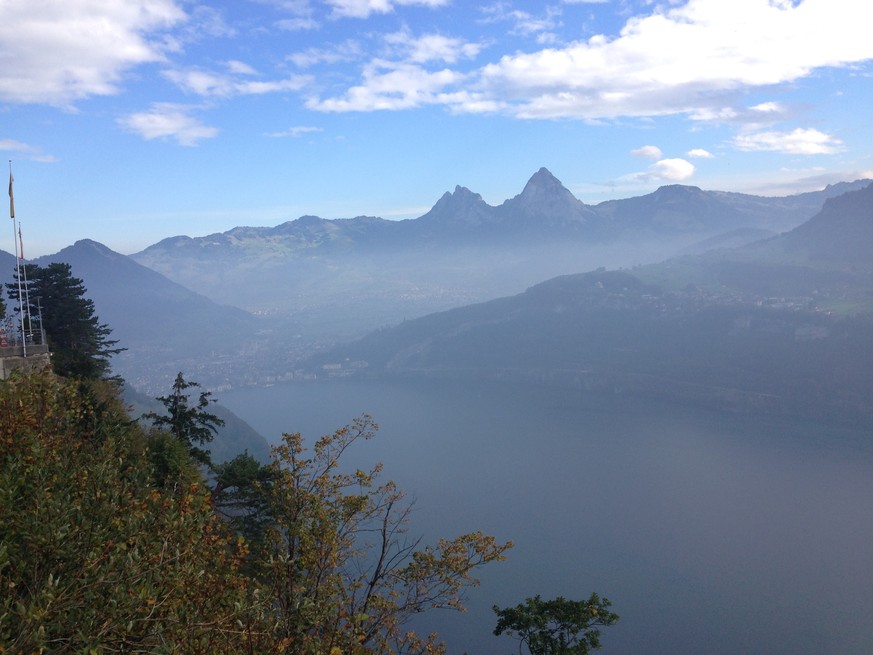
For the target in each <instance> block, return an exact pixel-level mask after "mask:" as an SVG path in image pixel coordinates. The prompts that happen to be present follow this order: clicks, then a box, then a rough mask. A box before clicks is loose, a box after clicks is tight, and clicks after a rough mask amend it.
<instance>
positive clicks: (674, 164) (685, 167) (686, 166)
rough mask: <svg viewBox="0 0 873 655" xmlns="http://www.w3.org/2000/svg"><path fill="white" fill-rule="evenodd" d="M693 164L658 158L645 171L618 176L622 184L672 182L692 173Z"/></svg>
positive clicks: (690, 175)
mask: <svg viewBox="0 0 873 655" xmlns="http://www.w3.org/2000/svg"><path fill="white" fill-rule="evenodd" d="M694 171H695V168H694V164H692V163H691V162H690V161H687V160H685V159H676V158H671V159H659V160H658V161H656V162H655V163H654V164H652V165H651V166H649V168H648V169H647V170H645V171H641V172H638V173H631V174H629V175H625V176H623V177H621V178H619V180H618V182H619V183H622V184H632V185H637V184H644V185H649V184H652V183H656V184H660V183H662V182H666V183H669V184H674V183H676V182H683V181H685V180H687V179H689V178H690V177H692V176H693V175H694Z"/></svg>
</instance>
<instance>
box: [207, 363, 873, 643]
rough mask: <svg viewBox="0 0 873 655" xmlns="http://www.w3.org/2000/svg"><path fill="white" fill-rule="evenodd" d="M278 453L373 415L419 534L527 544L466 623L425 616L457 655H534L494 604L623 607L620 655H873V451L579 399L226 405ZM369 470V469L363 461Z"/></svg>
mask: <svg viewBox="0 0 873 655" xmlns="http://www.w3.org/2000/svg"><path fill="white" fill-rule="evenodd" d="M219 402H221V404H223V405H225V406H227V407H228V408H230V409H231V410H232V411H234V412H235V413H237V414H238V415H239V416H240V417H241V418H243V419H245V420H246V421H248V422H249V423H250V424H251V425H252V426H253V427H254V428H255V429H257V430H258V431H259V432H261V434H263V435H264V436H266V437H267V438H268V439H270V440H271V441H275V440H276V439H277V438H278V436H279V435H280V434H281V433H282V432H283V431H285V432H302V433H303V434H304V436H306V437H311V438H312V439H313V440H314V439H315V438H316V437H318V436H321V435H322V434H325V433H329V432H333V430H334V429H335V428H337V427H340V426H341V425H344V424H345V423H348V422H349V421H350V420H351V419H352V418H354V417H355V416H358V415H360V414H361V413H363V412H368V413H370V414H372V415H373V417H374V418H375V420H376V421H377V422H378V423H379V424H380V426H381V430H380V432H379V435H378V436H377V437H376V439H374V440H373V441H370V442H364V443H361V444H359V445H358V446H357V447H356V448H355V449H354V450H353V451H352V452H351V453H350V456H351V457H352V458H353V462H354V463H355V465H361V466H364V465H366V464H370V463H373V462H376V461H382V462H384V464H385V473H384V478H385V479H393V480H395V481H397V482H398V484H399V485H400V486H401V487H402V488H403V489H405V490H406V491H407V492H408V494H409V495H410V496H411V497H414V498H415V512H414V516H413V523H412V528H411V532H412V533H414V534H421V535H423V536H424V541H425V542H430V543H434V542H436V540H437V539H438V537H440V536H455V535H457V534H461V533H465V532H471V531H474V530H480V529H481V530H483V531H485V532H487V533H490V534H493V535H495V536H496V537H497V538H498V539H500V540H507V539H511V540H512V541H513V542H514V543H515V547H514V548H513V549H512V550H511V551H509V557H508V559H507V561H505V562H502V563H498V564H493V565H491V567H490V568H487V569H484V570H483V571H482V572H481V573H482V575H481V576H480V577H481V579H482V586H481V587H479V588H478V589H474V590H473V591H472V592H471V593H470V594H469V595H468V597H467V603H466V605H467V607H468V608H469V611H468V612H467V613H466V614H458V613H454V612H449V611H442V612H439V613H431V614H425V615H422V616H423V618H422V620H421V622H420V624H418V626H417V627H419V628H422V630H421V631H422V632H427V631H429V630H430V629H435V630H437V631H438V632H439V633H440V634H441V636H442V637H443V638H444V639H445V640H446V642H447V644H448V647H449V653H452V654H458V655H459V654H461V653H464V652H467V653H470V655H475V654H484V653H511V652H517V649H516V642H515V641H513V640H511V639H509V638H507V637H500V638H497V637H494V636H493V635H492V634H491V632H492V630H493V628H494V625H495V622H496V621H495V617H494V614H493V613H492V611H491V606H492V605H494V604H497V605H499V606H501V607H506V606H509V605H515V604H517V603H519V602H522V601H523V600H524V599H525V598H526V597H529V596H533V595H536V594H540V595H542V596H543V597H544V598H552V597H555V596H559V595H560V596H564V597H566V598H573V599H581V598H587V597H588V596H589V595H590V593H591V592H592V591H596V592H598V593H599V594H600V595H601V596H606V597H607V598H609V599H610V600H611V601H612V602H613V610H614V611H615V612H617V613H618V614H619V615H620V616H621V620H620V621H619V623H618V624H617V625H616V626H614V627H612V628H608V629H606V630H605V631H604V633H603V642H604V648H603V650H602V651H601V652H603V653H612V654H627V655H630V654H643V653H647V654H658V653H664V654H667V653H669V654H671V655H684V654H688V655H691V654H695V655H700V654H709V655H719V654H724V655H728V654H730V655H735V654H736V653H767V654H773V655H778V654H781V653H784V654H786V655H787V654H789V653H790V654H792V655H797V654H800V653H864V652H873V435H871V434H870V433H869V432H867V431H863V430H853V429H848V428H840V427H833V426H825V425H817V424H814V423H809V422H797V421H791V420H787V419H778V418H760V417H752V416H743V415H725V414H721V413H716V412H709V411H706V410H701V409H695V408H689V407H683V406H677V405H667V404H664V403H658V402H651V401H646V400H635V399H628V398H620V397H614V396H604V395H594V396H583V395H582V394H581V392H578V391H576V392H574V391H570V390H549V389H545V388H531V387H524V386H509V385H496V384H494V385H490V384H489V385H484V384H476V385H474V384H471V383H450V382H444V381H402V382H373V381H365V380H360V381H356V380H353V379H351V380H342V381H322V382H306V383H293V384H287V385H279V386H274V387H269V388H258V389H239V390H233V391H227V392H223V393H221V394H220V395H219ZM354 458H357V459H354Z"/></svg>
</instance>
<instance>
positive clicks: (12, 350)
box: [0, 327, 49, 357]
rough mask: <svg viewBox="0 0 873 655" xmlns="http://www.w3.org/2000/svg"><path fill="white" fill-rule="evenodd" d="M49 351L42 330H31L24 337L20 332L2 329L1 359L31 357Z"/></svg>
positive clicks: (0, 332) (0, 338)
mask: <svg viewBox="0 0 873 655" xmlns="http://www.w3.org/2000/svg"><path fill="white" fill-rule="evenodd" d="M48 351H49V349H48V342H47V341H46V338H45V332H43V331H42V330H31V331H27V332H25V333H24V334H23V335H22V333H21V332H20V331H19V330H15V329H11V330H10V329H9V328H5V329H4V328H2V327H0V357H29V356H30V355H38V354H43V353H47V352H48Z"/></svg>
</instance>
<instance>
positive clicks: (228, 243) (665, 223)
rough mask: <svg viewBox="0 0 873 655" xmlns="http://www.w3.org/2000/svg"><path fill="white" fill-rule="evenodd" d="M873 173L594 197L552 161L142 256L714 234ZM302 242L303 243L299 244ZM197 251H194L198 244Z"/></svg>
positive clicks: (762, 223) (768, 227)
mask: <svg viewBox="0 0 873 655" xmlns="http://www.w3.org/2000/svg"><path fill="white" fill-rule="evenodd" d="M869 182H870V181H869V180H859V181H856V182H851V183H841V184H837V185H833V186H830V187H828V188H826V189H824V190H822V191H817V192H813V193H804V194H798V195H794V196H786V197H783V198H771V197H763V196H754V195H746V194H739V193H727V192H722V191H704V190H701V189H700V188H698V187H695V186H682V185H670V186H663V187H660V188H659V189H657V190H656V191H654V192H652V193H650V194H647V195H644V196H638V197H634V198H625V199H620V200H609V201H606V202H602V203H600V204H597V205H587V204H585V203H583V202H582V201H580V200H579V199H577V198H576V197H575V196H574V195H573V194H572V193H571V192H570V191H569V190H568V189H567V188H566V187H565V186H564V185H563V184H562V183H561V182H560V180H558V179H557V178H556V177H555V176H554V175H553V174H552V173H551V172H550V171H549V170H548V169H547V168H540V169H539V170H538V171H537V172H536V173H535V174H534V175H533V176H532V177H531V178H530V180H528V182H527V184H526V185H525V187H524V189H523V190H522V192H521V193H520V194H518V195H517V196H515V197H513V198H510V199H508V200H506V201H504V202H503V203H502V204H500V205H497V206H493V205H489V204H488V203H486V202H485V200H483V198H482V196H481V195H480V194H478V193H475V192H473V191H471V190H470V189H468V188H466V187H463V186H456V187H455V190H454V191H453V192H446V193H445V194H444V195H443V196H442V197H441V198H440V199H439V200H438V201H437V202H436V204H435V205H434V206H433V207H432V208H431V210H430V211H428V212H427V213H426V214H424V215H423V216H421V217H419V218H417V219H410V220H404V221H390V220H385V219H382V218H377V217H373V216H358V217H356V218H351V219H333V220H331V219H323V218H319V217H317V216H303V217H301V218H298V219H297V220H293V221H287V222H285V223H283V224H281V225H278V226H276V227H237V228H234V229H232V230H230V231H228V232H224V233H220V234H212V235H208V236H205V237H198V238H194V239H192V238H190V237H184V236H178V237H171V238H169V239H164V240H163V241H161V242H159V243H157V244H155V245H153V246H150V247H149V248H147V249H146V250H144V251H142V252H141V253H138V254H137V255H135V257H138V258H139V259H140V261H147V260H149V259H150V255H157V251H162V250H167V249H170V250H174V251H175V252H176V254H181V252H180V251H188V250H189V249H195V250H201V249H202V248H208V249H209V250H211V251H213V252H214V251H216V249H222V248H224V249H229V250H236V249H238V248H240V247H243V246H244V244H249V245H254V243H255V242H263V241H264V240H268V241H271V242H273V243H274V245H276V244H277V242H281V243H284V244H285V245H286V246H287V247H291V248H293V249H297V248H298V247H305V248H307V249H308V248H311V247H313V246H318V247H324V246H328V247H341V248H342V247H350V246H354V245H361V244H364V243H366V244H368V245H369V246H378V245H384V246H390V247H392V248H393V247H397V246H399V245H401V244H404V245H420V246H428V245H436V244H437V243H439V242H445V243H446V244H455V245H457V244H459V243H470V244H471V245H476V244H483V243H488V242H493V243H508V242H516V241H517V242H519V243H529V242H532V241H553V240H558V241H563V240H568V239H569V240H577V239H581V240H584V241H588V242H614V241H628V240H639V239H651V238H672V237H677V236H691V235H694V236H698V237H701V238H704V237H711V236H714V235H717V234H723V233H726V232H729V231H732V230H738V229H756V230H765V231H768V232H770V233H773V234H775V233H778V232H784V231H787V230H790V229H793V228H794V227H796V226H797V225H799V224H800V223H802V222H803V221H805V220H807V219H809V218H810V217H812V216H814V215H815V214H816V213H817V212H818V211H819V210H820V209H821V207H822V204H823V203H824V201H825V200H826V199H827V198H830V197H833V196H837V195H839V194H841V193H844V192H846V191H851V190H854V189H858V188H861V187H863V186H866V185H867V184H868V183H869ZM295 244H296V245H295ZM192 254H193V253H192Z"/></svg>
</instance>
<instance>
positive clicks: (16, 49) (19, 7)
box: [0, 0, 186, 106]
mask: <svg viewBox="0 0 873 655" xmlns="http://www.w3.org/2000/svg"><path fill="white" fill-rule="evenodd" d="M185 19H186V15H185V13H184V12H183V11H182V9H181V8H180V7H179V6H178V5H177V4H176V2H174V1H173V0H125V1H124V2H94V1H93V0H65V1H64V2H54V1H52V0H4V1H3V2H0V44H2V48H0V99H2V100H4V101H6V102H19V103H48V104H53V105H58V106H68V105H70V104H71V103H73V102H75V101H76V100H81V99H83V98H87V97H89V96H92V95H109V94H113V93H117V92H118V89H119V85H120V84H121V82H122V78H123V75H124V73H125V72H126V71H127V70H128V69H130V68H132V67H134V66H137V65H140V64H144V63H147V62H154V61H160V60H161V59H162V58H163V56H164V52H165V50H166V48H167V45H166V43H165V42H163V41H162V37H163V31H164V30H167V29H169V28H171V27H173V26H176V25H178V24H180V23H182V22H183V21H184V20H185Z"/></svg>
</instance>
